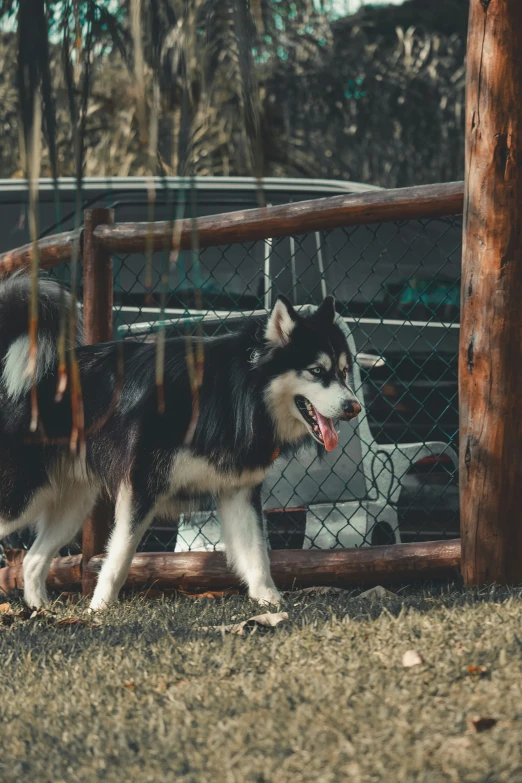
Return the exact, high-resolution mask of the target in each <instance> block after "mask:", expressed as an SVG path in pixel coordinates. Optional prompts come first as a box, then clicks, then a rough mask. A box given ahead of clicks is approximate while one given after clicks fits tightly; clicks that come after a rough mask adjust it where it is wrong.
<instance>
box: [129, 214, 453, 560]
mask: <svg viewBox="0 0 522 783" xmlns="http://www.w3.org/2000/svg"><path fill="white" fill-rule="evenodd" d="M460 252H461V221H460V219H459V218H444V219H438V220H425V221H403V222H394V223H382V224H378V225H370V226H356V227H351V228H345V229H336V230H334V231H328V232H315V233H311V234H307V235H304V236H300V237H285V238H282V239H274V240H265V241H258V242H251V243H247V244H235V245H229V246H226V247H211V248H206V249H202V250H200V251H199V252H197V253H193V252H192V251H190V252H188V251H187V252H184V253H182V254H181V255H180V257H179V259H178V261H177V263H176V264H175V265H173V266H172V267H171V268H170V271H169V276H168V287H167V295H166V301H165V310H164V322H165V323H166V329H167V335H168V336H175V335H180V334H184V333H185V330H186V328H187V325H188V327H189V329H192V330H194V329H195V327H196V324H197V323H198V322H201V323H202V328H203V333H204V334H205V335H214V334H224V333H226V332H230V331H233V330H235V329H238V328H240V326H241V324H242V323H243V322H244V319H245V318H248V316H249V315H250V314H251V313H252V312H259V311H267V309H269V308H270V305H271V302H272V301H273V300H274V297H275V296H276V295H277V294H279V293H283V294H285V295H286V296H288V298H289V299H290V300H291V301H292V302H293V303H294V305H296V306H297V307H301V306H306V305H310V304H318V303H319V302H320V301H321V300H322V299H323V297H324V296H325V295H326V294H333V295H334V296H335V297H336V300H337V303H338V310H339V314H340V316H341V317H342V319H343V323H344V324H345V327H346V328H347V330H348V331H349V344H350V349H351V350H352V352H353V353H354V356H355V369H354V377H353V379H352V382H353V385H354V387H355V389H356V392H357V394H358V396H359V399H360V400H361V401H362V403H363V412H362V414H361V415H360V416H359V417H358V419H357V421H356V423H355V424H354V425H353V426H352V425H348V424H346V425H343V427H342V434H341V441H340V446H341V447H338V449H337V450H336V451H335V452H334V453H333V454H332V455H327V457H326V458H325V459H323V460H319V459H318V458H317V456H316V453H315V450H314V451H306V450H305V451H302V452H301V453H300V454H299V455H298V456H297V457H295V458H294V459H292V460H289V461H284V460H282V459H279V460H277V461H276V462H275V464H274V466H273V467H272V469H271V471H270V473H269V476H268V477H267V481H266V483H265V489H264V494H263V501H264V510H265V517H266V520H267V532H268V539H269V542H270V545H271V547H272V548H282V547H291V548H301V547H304V548H338V547H348V546H365V545H372V544H379V543H385V542H399V541H419V540H435V539H440V538H452V537H456V536H458V529H459V508H458V475H457V454H456V451H457V446H458V407H457V349H458V335H459V324H458V318H459V287H460V285H459V276H460ZM167 262H168V260H167ZM165 263H166V259H165V257H164V254H159V253H158V254H155V255H154V256H153V259H152V285H151V286H146V284H145V282H146V268H147V261H146V258H145V256H144V255H125V256H117V257H115V259H114V279H115V294H114V295H115V334H116V335H117V337H118V338H119V339H124V340H129V339H131V340H144V341H151V340H154V339H155V333H156V330H157V326H158V320H159V318H160V309H159V302H160V274H161V269H162V268H163V265H164V264H165ZM196 289H199V290H200V291H201V300H200V301H202V307H200V308H196V298H195V292H196ZM185 523H188V524H185ZM220 547H221V543H220V528H219V521H218V519H217V517H216V514H215V509H214V508H203V509H201V510H200V511H199V512H197V513H193V514H192V515H190V516H189V517H181V518H180V519H179V520H175V519H173V520H172V521H169V522H165V521H161V523H160V522H158V523H157V524H154V525H153V526H152V528H151V529H150V532H149V534H148V535H147V537H146V539H145V540H144V541H143V542H142V545H141V548H142V549H144V550H148V551H158V550H171V551H172V550H175V551H187V550H202V549H203V550H212V549H215V548H220Z"/></svg>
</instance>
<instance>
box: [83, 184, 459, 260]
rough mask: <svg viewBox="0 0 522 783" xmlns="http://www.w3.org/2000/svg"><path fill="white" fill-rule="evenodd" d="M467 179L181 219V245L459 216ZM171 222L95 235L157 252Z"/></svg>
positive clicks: (113, 245) (110, 245) (121, 248)
mask: <svg viewBox="0 0 522 783" xmlns="http://www.w3.org/2000/svg"><path fill="white" fill-rule="evenodd" d="M463 198H464V186H463V183H462V182H448V183H444V184H439V185H422V186H418V187H413V188H398V189H395V190H379V191H374V190H371V191H368V192H366V193H346V194H343V195H340V196H331V197H329V198H320V199H314V200H312V201H298V202H294V203H292V204H282V205H279V206H275V207H263V208H260V209H247V210H241V211H238V212H228V213H223V214H220V215H210V216H208V217H201V218H198V219H197V220H196V221H195V226H194V222H193V221H192V220H191V219H186V220H184V221H183V223H182V229H181V234H180V236H181V248H182V249H183V248H189V247H191V246H192V242H193V234H194V228H196V232H197V241H198V246H199V247H211V246H215V245H227V244H230V243H233V242H251V241H254V240H259V239H270V238H272V237H282V236H297V235H299V234H306V233H309V232H311V231H321V230H328V229H333V228H341V227H342V226H356V225H364V224H369V223H381V222H385V221H393V220H415V219H421V218H436V217H444V216H446V215H460V214H461V213H462V209H463ZM172 233H173V232H172V224H171V223H170V222H168V221H165V222H158V223H153V224H152V229H151V227H150V225H149V223H116V224H115V225H113V226H98V227H97V228H95V230H94V236H95V237H96V239H97V240H98V242H99V244H100V245H101V246H102V247H103V248H105V250H107V251H108V252H111V253H144V252H145V250H146V248H147V246H148V245H147V243H148V241H149V237H150V241H151V243H152V247H153V248H154V250H164V249H166V248H170V247H171V246H172Z"/></svg>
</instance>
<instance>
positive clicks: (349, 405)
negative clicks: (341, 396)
mask: <svg viewBox="0 0 522 783" xmlns="http://www.w3.org/2000/svg"><path fill="white" fill-rule="evenodd" d="M360 412H361V406H360V405H359V403H358V402H355V400H347V401H346V402H345V403H344V404H343V415H344V416H346V418H347V419H353V418H355V416H357V415H358V414H359V413H360Z"/></svg>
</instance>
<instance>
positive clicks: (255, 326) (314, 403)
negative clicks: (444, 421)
mask: <svg viewBox="0 0 522 783" xmlns="http://www.w3.org/2000/svg"><path fill="white" fill-rule="evenodd" d="M29 291H30V284H29V279H28V278H27V276H24V275H15V276H13V277H12V278H10V279H8V280H7V281H4V282H2V283H0V537H2V536H5V535H8V534H10V533H12V532H14V531H15V530H18V529H20V528H22V527H24V526H26V525H33V526H35V527H36V531H37V537H36V540H35V542H34V544H33V546H32V547H31V549H30V550H29V552H28V553H27V555H26V557H25V559H24V563H23V570H24V584H25V593H24V597H25V600H26V602H27V604H28V605H30V606H34V607H40V606H42V605H44V604H45V603H46V602H47V600H48V599H47V593H46V588H45V580H46V577H47V574H48V572H49V568H50V565H51V560H52V558H53V557H54V556H55V555H56V553H57V552H58V550H59V549H60V548H61V547H63V546H65V545H66V544H67V543H68V542H69V541H70V540H71V539H72V538H73V537H74V535H75V534H76V533H77V532H78V530H79V529H80V527H81V524H82V522H83V521H84V519H85V518H86V517H87V516H88V514H89V513H90V511H91V510H92V508H93V505H94V503H95V502H96V500H97V498H98V496H99V495H100V493H102V492H104V491H106V492H108V493H109V496H110V497H111V498H112V499H113V500H114V502H115V523H114V527H113V530H112V534H111V536H110V540H109V543H108V547H107V556H106V558H105V561H104V564H103V567H102V569H101V572H100V575H99V579H98V583H97V586H96V589H95V592H94V596H93V598H92V603H91V608H92V609H100V608H103V607H105V606H108V605H109V604H111V603H112V602H114V601H115V600H116V599H117V597H118V593H119V591H120V588H121V587H122V585H123V584H124V582H125V579H126V577H127V574H128V571H129V567H130V563H131V560H132V557H133V555H134V553H135V551H136V548H137V546H138V543H139V541H140V539H141V537H142V536H143V534H144V532H145V531H146V529H147V527H148V526H149V525H150V523H151V521H152V519H153V518H155V517H156V518H157V517H161V516H166V515H168V516H169V517H170V518H172V517H173V516H174V517H175V516H178V515H179V513H180V511H181V510H183V509H184V508H185V507H186V505H187V504H189V505H191V506H192V507H194V506H195V505H196V506H197V505H198V504H199V503H201V501H202V500H207V499H208V498H209V497H210V498H213V499H214V500H215V501H216V503H217V510H218V515H219V517H220V519H221V524H222V529H223V539H224V542H225V549H226V553H227V558H228V562H229V564H230V565H231V567H232V568H233V569H234V571H235V572H236V574H237V575H238V577H239V578H240V579H241V580H242V581H243V582H244V583H245V584H246V586H247V587H248V593H249V595H250V597H251V598H253V599H257V600H258V601H260V602H261V603H267V604H277V603H278V602H279V600H280V595H279V593H278V591H277V588H276V586H275V584H274V582H273V580H272V578H271V575H270V566H269V559H268V555H267V549H266V542H265V539H264V536H263V525H262V510H261V501H260V497H261V485H262V482H263V479H264V477H265V474H266V472H267V470H268V469H269V468H270V465H271V463H272V462H273V460H274V459H275V457H276V456H277V455H278V454H279V453H282V454H284V453H285V452H289V451H292V450H295V449H296V448H298V447H300V446H301V445H303V444H304V443H305V442H306V440H307V439H308V440H309V439H310V438H313V439H314V440H315V441H316V443H317V444H318V445H319V446H320V447H321V448H325V449H327V450H331V449H334V448H335V446H336V445H337V442H338V436H337V432H336V430H335V425H334V421H335V420H338V419H343V420H349V419H352V418H353V417H354V416H356V415H357V414H358V413H359V412H360V410H361V408H360V405H359V403H358V401H357V398H356V396H355V394H354V392H353V391H352V389H351V388H350V387H349V385H348V378H349V372H350V369H351V361H352V360H351V357H350V354H349V351H348V346H347V344H346V339H345V337H344V335H343V333H342V331H341V329H340V328H339V326H338V325H337V324H336V314H335V307H334V300H333V298H332V297H328V298H326V299H325V300H324V302H323V303H322V305H321V306H320V307H319V308H318V309H317V310H316V311H315V313H313V315H308V316H306V317H304V316H302V315H299V314H298V313H297V312H296V311H295V310H294V308H293V307H292V305H291V304H290V303H289V302H288V301H287V300H286V299H285V298H284V297H279V298H278V299H277V301H276V302H275V304H274V307H273V309H272V311H271V313H270V314H269V315H268V316H267V317H264V318H254V317H252V318H250V319H248V320H247V325H246V326H245V328H244V329H242V330H241V331H239V332H237V333H234V334H229V335H226V336H222V337H213V338H209V339H206V340H205V341H204V371H203V380H202V384H201V386H200V388H199V410H198V413H197V418H195V417H194V416H193V413H194V399H193V394H192V391H191V384H190V378H189V372H188V369H187V356H186V340H185V339H184V338H179V339H178V338H174V339H170V340H167V341H166V347H165V363H164V399H165V409H164V412H160V410H159V406H158V398H157V390H156V383H155V364H156V355H155V346H154V345H151V344H142V343H132V342H124V343H121V342H120V343H106V344H101V345H90V346H81V345H79V344H78V346H77V347H76V355H77V360H78V365H79V369H80V377H81V386H82V396H83V406H84V415H85V431H86V433H87V444H86V445H87V449H86V451H87V453H86V457H85V458H84V459H80V458H79V457H78V456H75V455H74V454H73V453H72V452H71V451H70V448H69V446H68V439H69V437H70V433H71V427H72V414H71V398H70V396H69V388H67V390H66V392H65V394H64V395H63V397H62V399H61V401H59V402H57V401H56V388H57V372H58V369H57V364H58V360H57V340H58V335H59V324H60V314H61V309H62V308H63V307H65V308H66V309H67V310H68V311H69V312H70V309H71V299H70V296H69V294H68V293H67V292H65V291H64V290H63V289H61V288H60V286H59V285H58V284H57V283H55V282H52V281H50V280H43V279H42V280H40V281H39V332H38V353H37V362H36V388H37V399H38V411H39V425H40V429H39V433H40V434H38V433H36V434H34V433H33V434H31V433H30V418H31V386H32V383H33V379H32V378H31V377H29V376H28V374H27V367H28V354H29V338H28V329H27V324H28V305H29ZM79 342H80V340H79V339H78V343H79ZM122 359H123V368H124V372H123V377H121V376H122V373H121V365H122ZM191 422H192V423H193V424H194V423H195V427H194V426H193V427H192V430H193V431H192V432H191ZM187 433H189V436H188V435H187ZM205 507H208V505H207V506H205Z"/></svg>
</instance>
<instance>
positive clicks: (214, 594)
mask: <svg viewBox="0 0 522 783" xmlns="http://www.w3.org/2000/svg"><path fill="white" fill-rule="evenodd" d="M180 595H182V596H183V597H184V598H194V599H196V598H226V596H227V595H239V590H207V591H206V592H204V593H184V592H180Z"/></svg>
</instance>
